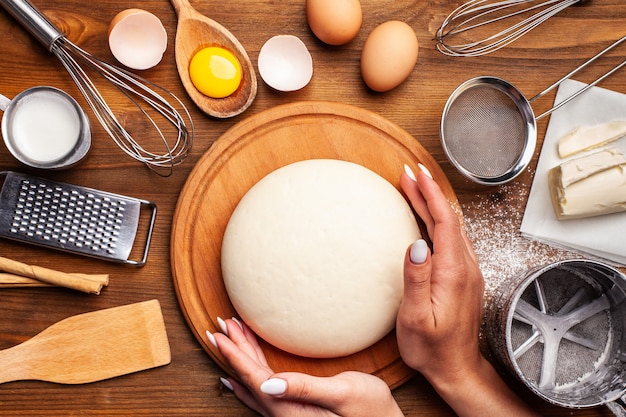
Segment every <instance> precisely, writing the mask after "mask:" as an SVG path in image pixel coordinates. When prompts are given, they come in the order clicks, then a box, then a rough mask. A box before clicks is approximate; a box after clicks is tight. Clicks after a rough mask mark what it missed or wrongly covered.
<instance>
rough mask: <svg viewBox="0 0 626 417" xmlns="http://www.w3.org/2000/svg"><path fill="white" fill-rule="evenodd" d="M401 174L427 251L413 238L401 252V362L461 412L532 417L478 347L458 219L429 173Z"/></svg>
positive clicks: (472, 267) (476, 311)
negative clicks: (423, 229) (424, 231)
mask: <svg viewBox="0 0 626 417" xmlns="http://www.w3.org/2000/svg"><path fill="white" fill-rule="evenodd" d="M420 167H421V166H420ZM406 168H408V167H406ZM406 171H407V172H406V173H405V174H403V175H402V177H401V179H400V184H401V187H402V189H403V191H404V192H405V194H406V196H407V197H408V199H409V201H410V202H411V205H412V206H413V208H414V209H415V211H416V212H417V214H418V215H419V217H420V218H421V219H422V220H423V222H424V223H425V225H426V229H427V232H428V236H429V237H430V240H431V241H432V247H433V251H432V253H431V251H430V249H429V248H428V246H427V245H426V242H425V241H424V240H418V241H417V242H415V243H414V244H413V246H412V247H411V248H410V249H409V250H408V251H407V253H406V256H405V263H404V295H403V298H402V303H401V305H400V310H399V313H398V317H397V321H396V334H397V338H398V346H399V349H400V354H401V356H402V358H403V360H404V361H405V362H406V363H407V365H409V366H410V367H412V368H413V369H415V370H417V371H419V372H420V373H422V374H423V375H424V376H425V377H426V378H427V379H428V380H429V382H430V383H431V384H432V385H433V387H434V388H435V389H436V390H437V391H438V392H439V394H440V395H441V396H442V398H443V399H444V400H445V401H446V402H447V403H448V404H449V405H450V406H451V407H452V408H453V409H454V410H455V411H456V412H457V414H459V415H460V416H502V415H515V416H531V415H536V414H534V413H533V412H531V411H530V410H529V409H528V408H527V407H526V405H525V404H523V403H522V402H521V401H520V400H519V399H518V398H517V397H516V396H515V395H514V394H513V393H512V391H511V390H510V389H509V388H508V387H507V386H506V384H505V383H504V382H503V381H502V379H501V378H500V377H499V375H498V374H497V373H496V371H495V370H494V369H493V367H492V366H491V364H490V363H489V362H488V361H487V360H486V359H485V358H484V356H483V355H482V353H481V352H480V348H479V345H478V340H479V331H480V324H481V320H482V317H483V314H482V306H483V289H484V282H483V276H482V273H481V272H480V268H479V266H478V261H477V258H476V254H475V253H474V250H473V249H472V245H471V243H470V241H469V239H468V238H467V235H466V234H465V231H464V229H463V227H462V225H461V224H460V221H459V216H458V215H457V213H456V212H455V211H454V210H453V208H452V206H451V204H450V202H449V201H448V199H447V198H446V197H445V195H444V194H443V192H442V191H441V189H440V188H439V186H438V185H437V183H436V182H435V181H433V179H432V178H431V177H430V174H429V173H428V171H426V170H425V169H422V170H420V171H419V172H418V173H417V175H415V174H413V172H412V171H411V170H410V168H408V169H406Z"/></svg>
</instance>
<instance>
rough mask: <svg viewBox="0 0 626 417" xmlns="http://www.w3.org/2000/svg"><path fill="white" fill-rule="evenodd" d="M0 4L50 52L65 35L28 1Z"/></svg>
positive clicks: (11, 0) (10, 1)
mask: <svg viewBox="0 0 626 417" xmlns="http://www.w3.org/2000/svg"><path fill="white" fill-rule="evenodd" d="M0 4H1V5H2V7H4V9H5V10H6V11H7V12H9V13H10V14H11V15H12V16H13V17H14V18H15V20H17V21H18V22H20V24H21V25H22V26H24V28H25V29H26V30H28V31H29V32H30V34H31V35H33V36H34V37H35V38H36V39H37V40H38V41H39V42H41V43H42V44H43V45H44V46H45V47H46V48H48V50H49V51H50V50H52V46H53V44H54V42H55V41H56V40H57V39H59V38H61V37H63V36H64V35H63V33H62V32H61V31H60V30H59V28H57V27H56V26H55V25H54V24H53V23H52V22H51V21H49V20H48V18H47V17H46V16H44V15H43V14H42V13H41V12H40V11H39V10H38V9H37V8H36V7H35V6H33V5H32V4H31V3H30V2H28V0H0Z"/></svg>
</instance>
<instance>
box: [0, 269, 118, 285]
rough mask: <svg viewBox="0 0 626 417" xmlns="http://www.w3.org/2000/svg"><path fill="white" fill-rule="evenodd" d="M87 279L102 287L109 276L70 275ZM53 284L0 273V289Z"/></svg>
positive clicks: (106, 282)
mask: <svg viewBox="0 0 626 417" xmlns="http://www.w3.org/2000/svg"><path fill="white" fill-rule="evenodd" d="M70 275H75V276H78V277H82V278H84V279H89V280H92V281H97V282H101V283H102V285H103V286H106V285H109V276H108V275H107V274H80V273H70ZM54 286H55V285H54V284H49V283H47V282H43V281H39V280H37V279H34V278H28V277H23V276H20V275H15V274H11V273H8V272H0V288H19V287H54Z"/></svg>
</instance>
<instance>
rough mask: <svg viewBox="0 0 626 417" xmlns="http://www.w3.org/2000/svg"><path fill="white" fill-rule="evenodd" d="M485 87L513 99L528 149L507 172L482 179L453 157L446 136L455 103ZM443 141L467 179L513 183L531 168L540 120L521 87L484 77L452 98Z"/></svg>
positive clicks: (441, 135) (442, 126) (459, 89)
mask: <svg viewBox="0 0 626 417" xmlns="http://www.w3.org/2000/svg"><path fill="white" fill-rule="evenodd" d="M484 86H489V87H491V88H494V89H496V90H498V91H500V92H502V93H504V94H505V95H506V96H507V97H509V98H510V99H511V101H512V102H513V104H515V106H516V107H517V109H518V110H519V112H520V115H521V117H522V119H523V122H524V126H525V135H524V136H525V138H524V146H523V148H522V151H521V153H520V155H519V156H518V158H517V160H516V161H515V163H514V164H513V165H512V166H511V168H509V169H508V170H507V171H506V172H504V173H502V174H499V175H494V176H483V175H478V174H475V173H474V172H472V171H470V170H468V169H467V168H465V167H464V166H463V165H462V164H461V163H460V162H459V161H458V160H457V158H456V157H455V156H454V155H453V152H452V151H451V150H450V148H449V146H448V144H447V141H446V135H445V133H444V132H445V125H446V119H447V118H448V113H449V112H450V109H451V108H452V106H453V105H454V103H455V101H456V100H457V99H458V98H459V97H460V96H461V94H462V93H464V92H466V91H467V90H469V89H472V88H475V87H484ZM439 138H440V141H441V145H442V147H443V150H444V152H445V154H446V157H447V158H448V160H449V161H450V163H452V165H454V167H455V168H456V169H457V170H458V171H459V172H460V173H461V174H462V175H463V176H465V177H466V178H468V179H470V180H472V181H474V182H477V183H479V184H482V185H500V184H504V183H507V182H509V181H511V180H513V179H514V178H515V177H517V176H518V175H520V174H521V173H522V172H523V171H524V170H525V169H526V168H527V167H528V165H529V164H530V161H531V160H532V158H533V155H534V153H535V147H536V145H537V120H536V117H535V114H534V113H533V110H532V107H531V105H530V101H529V100H528V99H527V98H526V97H525V96H524V95H523V94H522V92H521V91H520V90H519V89H518V88H517V87H515V86H514V85H513V84H511V83H509V82H508V81H506V80H504V79H502V78H499V77H492V76H480V77H475V78H471V79H469V80H467V81H465V82H464V83H462V84H461V85H459V86H458V87H457V88H456V89H455V90H454V91H453V92H452V94H451V95H450V97H449V98H448V100H447V102H446V105H445V106H444V108H443V112H442V116H441V124H440V126H439Z"/></svg>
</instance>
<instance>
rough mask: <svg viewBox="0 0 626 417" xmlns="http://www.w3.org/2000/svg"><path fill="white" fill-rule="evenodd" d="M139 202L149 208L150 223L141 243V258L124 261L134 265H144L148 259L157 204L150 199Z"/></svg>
mask: <svg viewBox="0 0 626 417" xmlns="http://www.w3.org/2000/svg"><path fill="white" fill-rule="evenodd" d="M139 203H140V204H141V205H143V206H147V208H148V209H149V210H150V223H149V225H148V234H147V235H146V239H145V241H144V243H143V254H142V255H141V259H138V260H132V259H126V260H125V261H124V263H126V264H130V265H134V266H144V265H145V264H146V261H147V260H148V250H149V249H150V241H151V240H152V232H153V230H154V224H155V222H156V213H157V206H156V204H155V203H153V202H152V201H148V200H139Z"/></svg>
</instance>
